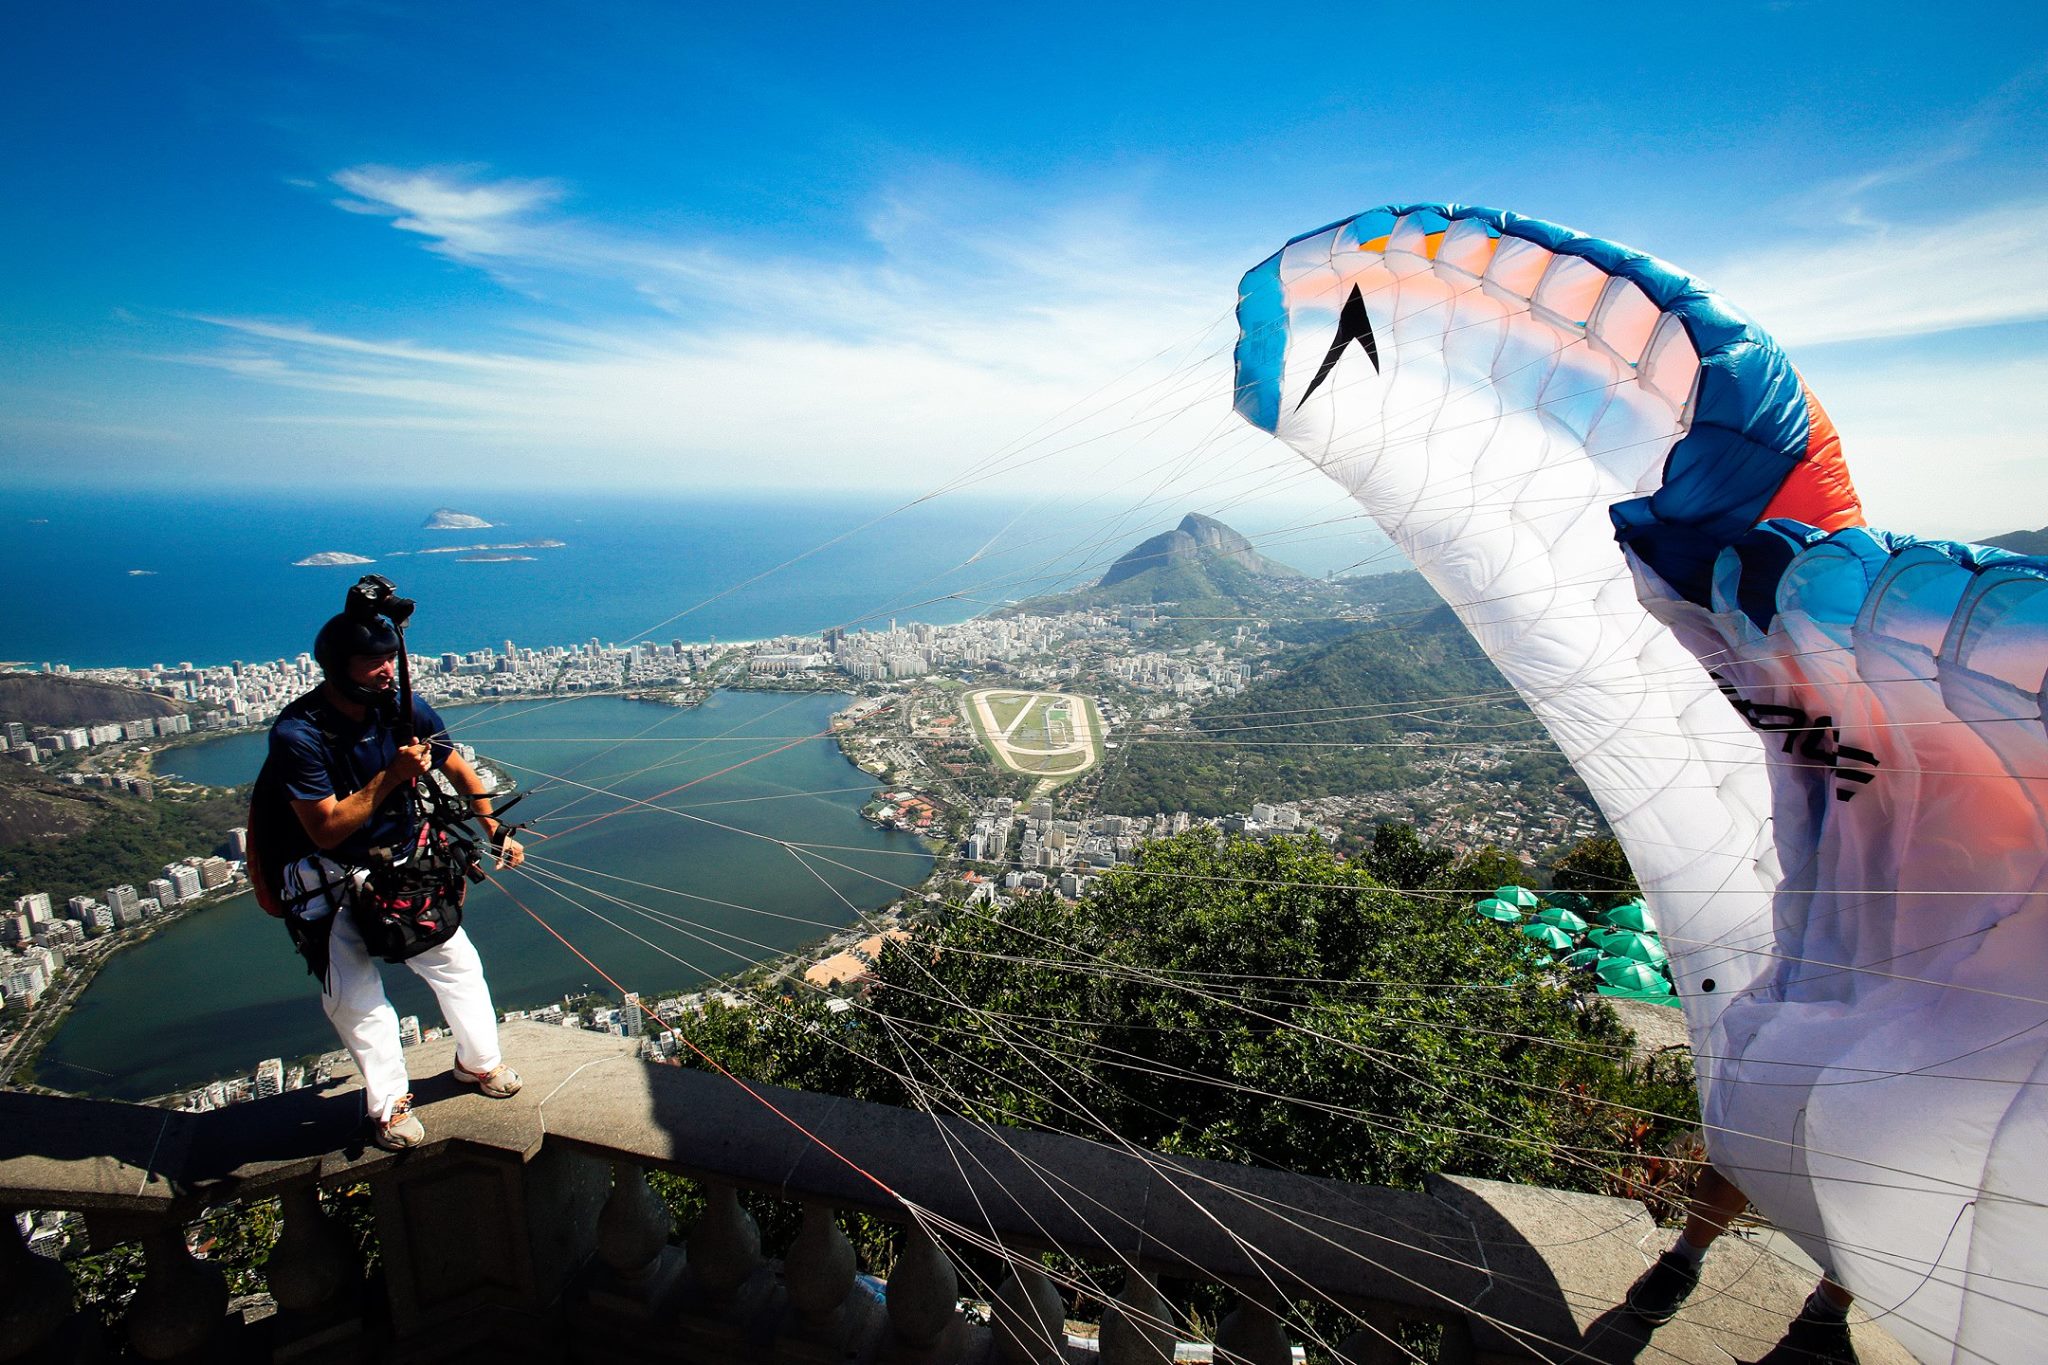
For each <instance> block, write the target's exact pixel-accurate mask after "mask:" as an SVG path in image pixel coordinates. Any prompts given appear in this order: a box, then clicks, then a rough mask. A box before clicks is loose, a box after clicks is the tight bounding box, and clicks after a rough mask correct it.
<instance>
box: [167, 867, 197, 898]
mask: <svg viewBox="0 0 2048 1365" xmlns="http://www.w3.org/2000/svg"><path fill="white" fill-rule="evenodd" d="M164 876H165V877H166V878H168V879H169V880H170V883H171V886H172V889H174V890H175V891H176V892H177V894H178V899H179V900H180V901H181V902H182V901H189V900H191V899H192V898H193V897H194V896H196V895H198V894H199V891H200V886H199V869H198V868H196V867H184V866H176V867H167V868H165V869H164Z"/></svg>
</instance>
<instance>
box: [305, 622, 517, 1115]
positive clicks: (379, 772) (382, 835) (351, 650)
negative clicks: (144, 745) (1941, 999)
mask: <svg viewBox="0 0 2048 1365" xmlns="http://www.w3.org/2000/svg"><path fill="white" fill-rule="evenodd" d="M351 604H352V605H353V597H352V598H351ZM407 605H408V608H409V604H407ZM402 644H403V641H402V637H401V636H400V634H399V632H398V631H397V630H396V629H394V628H393V626H392V625H391V623H390V621H389V620H387V619H385V618H384V617H382V616H378V615H375V614H374V613H371V612H365V611H360V610H352V611H345V612H343V613H342V614H341V615H338V616H336V617H334V618H333V619H331V620H329V621H328V622H327V624H326V625H324V626H322V627H321V628H320V634H319V636H318V637H317V638H316V639H315V641H314V643H313V657H314V659H315V660H316V661H317V662H318V663H319V665H320V669H321V672H322V673H323V675H324V676H325V681H324V682H322V683H321V684H320V686H319V687H317V688H315V689H313V691H311V692H308V693H307V694H306V695H305V696H303V697H300V698H299V699H298V700H297V701H295V702H293V703H292V704H291V705H289V706H287V707H286V708H285V709H284V710H283V712H281V713H280V714H279V716H278V718H277V721H276V723H275V724H273V725H272V726H271V730H270V766H271V768H272V769H273V770H274V771H275V772H276V775H277V778H278V781H279V784H280V786H281V788H282V791H283V794H284V796H285V797H286V798H287V799H288V800H289V802H290V804H291V808H292V812H293V813H294V814H295V815H296V816H297V817H298V825H299V826H300V827H301V828H302V829H303V831H304V834H305V838H306V840H307V843H306V844H300V845H298V846H297V847H295V848H292V849H290V850H281V852H283V854H284V856H285V857H286V858H289V859H290V861H289V862H287V863H286V864H285V866H284V873H283V880H284V887H285V890H286V893H287V894H286V897H285V899H286V903H287V904H288V905H289V906H290V907H291V908H290V910H289V912H288V913H289V914H290V915H291V916H292V917H293V919H294V920H295V923H294V926H293V929H294V934H293V936H294V938H295V940H298V941H299V942H300V943H301V946H302V949H305V950H306V951H307V960H308V964H309V965H310V966H312V967H313V969H314V973H315V975H317V976H319V977H320V978H321V995H320V1003H321V1006H322V1008H324V1009H325V1010H326V1012H327V1018H328V1020H329V1022H331V1023H332V1024H333V1025H334V1031H335V1032H336V1033H337V1034H338V1035H340V1038H341V1041H342V1045H343V1046H344V1047H346V1048H347V1049H348V1052H349V1055H350V1056H351V1057H353V1058H354V1059H355V1063H356V1069H357V1070H358V1071H360V1072H361V1073H362V1077H363V1095H364V1101H365V1103H366V1105H367V1107H368V1109H369V1115H370V1118H371V1120H372V1122H373V1124H374V1125H375V1133H374V1140H375V1142H376V1144H377V1145H378V1146H379V1147H382V1148H384V1149H386V1150H387V1151H402V1150H404V1149H406V1148H408V1147H417V1146H419V1145H420V1144H421V1143H422V1142H425V1141H426V1137H427V1134H426V1127H425V1125H424V1124H422V1123H421V1122H420V1120H419V1117H418V1116H417V1115H416V1114H414V1113H413V1112H412V1095H411V1093H410V1086H409V1084H408V1080H407V1075H406V1066H405V1054H404V1051H403V1049H402V1047H401V1046H400V1043H399V1039H398V1013H397V1011H396V1010H394V1009H392V1007H391V1003H390V1001H388V1000H387V999H386V998H385V996H384V981H383V977H382V975H381V974H380V972H379V970H378V966H377V963H376V961H375V960H374V959H373V958H372V956H371V953H370V950H369V949H368V948H367V947H366V946H365V935H364V925H365V923H366V922H368V921H367V920H366V918H365V916H366V914H367V913H368V906H367V900H368V898H369V896H370V895H371V892H370V868H371V866H372V864H373V863H374V862H375V861H376V860H377V859H378V858H379V856H380V852H379V851H380V850H399V851H401V852H402V851H404V850H409V849H413V848H415V847H417V846H418V840H419V835H420V829H419V826H418V819H417V816H416V813H415V810H414V806H413V802H412V797H411V792H412V788H413V784H414V783H415V782H418V781H421V780H427V781H432V780H433V779H432V778H431V777H430V776H429V774H430V773H431V772H432V771H434V770H436V769H438V770H440V772H442V773H444V774H445V775H446V776H447V778H448V780H449V781H450V783H452V785H453V786H454V788H455V790H456V792H457V793H459V794H460V795H461V796H463V797H464V798H466V799H467V800H468V802H469V804H470V808H471V809H472V810H473V811H474V813H475V814H476V816H477V817H478V819H479V823H480V824H481V825H482V826H483V828H484V831H485V833H486V834H488V835H490V836H491V837H492V838H493V840H494V843H495V846H496V847H497V848H498V850H499V854H498V856H499V861H500V865H501V866H504V867H517V866H519V864H520V863H521V862H523V861H524V860H525V857H526V853H525V850H524V849H523V848H521V847H520V844H519V841H518V840H516V839H513V838H511V837H510V836H509V834H506V833H501V831H500V830H499V828H498V824H497V822H496V821H495V820H494V819H492V817H491V813H490V812H491V802H490V798H489V797H487V796H485V795H484V792H483V782H482V780H481V779H480V778H479V777H478V776H477V772H476V769H474V768H473V767H471V766H470V764H469V763H468V762H467V761H466V760H465V759H464V758H463V757H462V755H460V754H458V753H456V752H455V748H454V746H453V745H452V744H450V743H449V741H448V739H447V732H446V727H445V726H444V725H443V724H442V721H441V717H440V716H439V715H437V714H436V713H435V711H434V708H433V707H431V706H429V705H427V703H426V702H424V701H421V700H419V699H417V698H414V699H413V704H412V717H411V720H412V724H411V726H410V727H409V733H410V735H411V736H417V737H418V738H416V739H412V740H411V742H401V741H402V740H403V739H405V738H406V736H405V735H402V734H401V727H400V725H399V724H398V720H399V717H398V710H399V689H398V687H397V665H398V652H399V650H400V648H401V647H402ZM287 823H289V822H287ZM301 855H302V856H301ZM337 910H338V911H339V912H340V913H336V911H337ZM323 939H324V954H322V953H321V952H320V951H319V949H320V947H321V943H322V940H323ZM309 945H310V946H309ZM323 956H324V959H325V960H324V963H323V962H322V960H321V959H322V957H323ZM405 962H406V965H407V966H409V967H411V968H412V970H413V971H414V973H415V974H417V975H418V976H419V977H420V979H422V980H423V981H425V982H426V983H427V984H428V985H429V986H430V987H432V988H433V991H434V996H435V998H436V1000H437V1001H438V1002H439V1003H440V1006H441V1015H442V1017H443V1018H444V1019H446V1020H447V1022H448V1027H449V1030H450V1031H451V1032H452V1033H453V1034H454V1035H455V1078H456V1079H457V1080H458V1081H461V1082H465V1083H467V1084H470V1085H474V1086H476V1087H477V1088H478V1089H479V1090H481V1091H482V1092H483V1093H484V1094H485V1095H488V1096H491V1097H492V1098H494V1099H504V1098H507V1097H509V1096H511V1095H514V1094H517V1093H518V1091H519V1075H518V1073H517V1072H515V1071H514V1070H513V1069H512V1068H511V1067H509V1066H507V1065H505V1061H504V1058H503V1056H502V1055H500V1053H499V1050H498V1016H497V1011H496V1009H495V1007H494V1006H493V1005H492V1003H491V992H490V987H489V985H488V984H487V983H486V982H485V981H484V972H483V962H482V960H481V959H480V958H479V957H478V956H477V951H476V948H475V946H474V945H473V944H471V942H470V941H469V935H468V934H467V933H465V932H463V930H462V929H461V928H459V927H457V928H456V929H455V930H454V932H453V933H452V934H450V935H448V936H447V937H446V938H445V939H433V940H432V946H429V947H426V948H425V949H423V950H419V951H417V952H415V953H414V955H412V956H408V957H406V958H405Z"/></svg>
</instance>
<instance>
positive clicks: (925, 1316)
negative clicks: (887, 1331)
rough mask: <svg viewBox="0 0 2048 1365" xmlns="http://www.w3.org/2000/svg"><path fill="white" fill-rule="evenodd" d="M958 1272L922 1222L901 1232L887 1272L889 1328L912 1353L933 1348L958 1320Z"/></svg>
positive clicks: (950, 1258)
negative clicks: (894, 1256)
mask: <svg viewBox="0 0 2048 1365" xmlns="http://www.w3.org/2000/svg"><path fill="white" fill-rule="evenodd" d="M959 1303H960V1272H959V1271H957V1270H955V1269H954V1267H953V1258H952V1257H950V1256H948V1255H946V1252H945V1250H944V1248H942V1247H941V1246H940V1245H939V1244H938V1243H937V1242H936V1241H934V1240H932V1235H931V1234H930V1233H929V1232H927V1231H925V1228H924V1225H923V1224H922V1223H912V1224H910V1226H908V1227H906V1228H905V1229H904V1230H903V1242H902V1247H901V1249H900V1250H899V1251H898V1252H897V1253H896V1267H895V1269H893V1270H891V1271H890V1272H889V1326H890V1328H891V1329H892V1330H893V1331H894V1332H895V1334H896V1340H897V1341H898V1342H900V1343H901V1344H902V1345H903V1346H905V1347H907V1348H909V1349H910V1350H911V1351H912V1352H919V1351H926V1350H930V1349H932V1348H933V1347H936V1346H937V1345H938V1343H939V1339H940V1338H941V1337H943V1336H944V1335H945V1334H946V1329H947V1328H948V1327H950V1326H952V1325H953V1323H954V1322H955V1321H956V1320H957V1319H958V1317H959Z"/></svg>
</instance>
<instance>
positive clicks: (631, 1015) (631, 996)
mask: <svg viewBox="0 0 2048 1365" xmlns="http://www.w3.org/2000/svg"><path fill="white" fill-rule="evenodd" d="M646 1019H647V1016H646V1015H645V1014H642V1013H641V1012H640V995H639V993H638V992H637V991H627V992H626V1007H625V1008H624V1009H623V1010H621V1011H619V1022H620V1023H622V1024H624V1025H625V1026H626V1036H627V1037H628V1038H638V1037H639V1036H640V1035H641V1034H642V1033H645V1032H646V1031H647V1026H646Z"/></svg>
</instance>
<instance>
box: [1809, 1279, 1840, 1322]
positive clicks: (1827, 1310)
mask: <svg viewBox="0 0 2048 1365" xmlns="http://www.w3.org/2000/svg"><path fill="white" fill-rule="evenodd" d="M1799 1316H1801V1317H1803V1318H1813V1319H1815V1320H1816V1321H1819V1322H1847V1321H1848V1320H1849V1310H1848V1309H1847V1308H1844V1307H1840V1306H1838V1305H1836V1304H1834V1303H1832V1302H1830V1301H1829V1299H1828V1296H1827V1295H1825V1294H1823V1293H1821V1292H1820V1290H1819V1288H1818V1287H1816V1288H1815V1289H1814V1291H1813V1292H1812V1293H1811V1294H1808V1295H1807V1296H1806V1306H1805V1307H1803V1308H1801V1309H1800V1310H1799Z"/></svg>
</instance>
